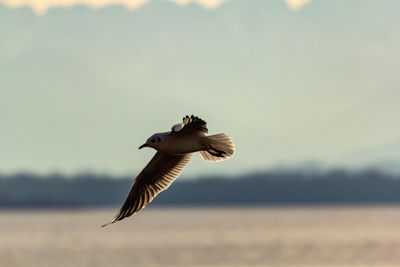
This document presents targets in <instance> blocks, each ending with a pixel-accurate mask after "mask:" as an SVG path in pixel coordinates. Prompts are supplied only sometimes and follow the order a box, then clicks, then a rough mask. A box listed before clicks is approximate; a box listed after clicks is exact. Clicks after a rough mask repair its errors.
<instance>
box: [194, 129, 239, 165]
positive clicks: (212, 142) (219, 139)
mask: <svg viewBox="0 0 400 267" xmlns="http://www.w3.org/2000/svg"><path fill="white" fill-rule="evenodd" d="M204 143H205V150H203V151H200V155H201V157H202V158H203V159H204V160H205V161H212V162H216V161H222V160H226V159H229V158H230V157H232V156H233V155H234V154H235V145H234V144H233V141H232V139H231V138H230V137H229V136H228V135H226V134H224V133H222V134H216V135H211V136H207V137H205V141H204Z"/></svg>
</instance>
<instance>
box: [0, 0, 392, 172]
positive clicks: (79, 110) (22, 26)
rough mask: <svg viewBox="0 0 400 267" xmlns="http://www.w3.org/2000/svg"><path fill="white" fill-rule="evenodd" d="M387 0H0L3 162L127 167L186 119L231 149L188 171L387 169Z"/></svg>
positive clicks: (35, 168)
mask: <svg viewBox="0 0 400 267" xmlns="http://www.w3.org/2000/svg"><path fill="white" fill-rule="evenodd" d="M399 13H400V2H399V1H397V0H381V1H376V0H337V1H327V0H314V1H305V0H286V1H284V0H270V1H260V0H248V1H243V0H226V1H223V0H214V1H213V0H197V1H189V0H171V1H162V0H160V1H156V0H153V1H146V0H127V1H124V0H118V1H117V0H42V1H33V0H0V38H1V42H0V129H1V134H0V172H2V173H14V172H20V171H31V172H38V173H50V172H63V173H71V174H73V173H77V172H86V171H92V172H98V173H109V174H113V175H129V174H135V173H137V172H138V171H140V170H141V168H142V167H143V166H144V165H145V164H146V162H147V161H148V160H149V159H150V158H151V156H152V155H153V154H154V152H153V151H152V150H150V149H147V150H140V151H139V150H138V147H139V145H141V144H142V143H143V142H144V141H145V140H146V139H147V138H148V137H149V136H151V135H152V134H153V133H155V132H163V131H167V130H169V129H170V127H171V126H172V125H173V124H176V123H178V122H180V121H181V119H182V117H183V116H185V115H191V114H194V115H197V116H199V117H201V118H203V119H204V120H205V121H207V125H208V128H209V132H210V134H216V133H220V132H225V133H227V134H229V135H230V136H231V137H232V138H233V140H234V142H235V144H236V155H235V157H234V158H232V159H230V160H228V161H225V162H220V163H217V164H210V163H207V162H203V161H202V160H201V159H200V157H199V156H195V157H194V158H193V160H192V162H191V164H189V166H188V167H187V168H186V170H185V172H184V175H185V176H187V177H195V176H199V175H206V174H221V175H224V174H229V175H234V174H242V173H246V172H248V171H262V170H266V169H270V168H276V167H279V166H297V165H299V164H300V165H301V164H308V163H318V164H321V165H323V166H327V167H336V166H341V167H360V166H375V165H379V166H398V164H399V163H400V162H399V161H400V123H399V118H398V117H399V115H398V114H400V105H399V102H400V85H399V84H400V75H399V74H400V51H399V49H398V47H400V20H399V18H398V14H399Z"/></svg>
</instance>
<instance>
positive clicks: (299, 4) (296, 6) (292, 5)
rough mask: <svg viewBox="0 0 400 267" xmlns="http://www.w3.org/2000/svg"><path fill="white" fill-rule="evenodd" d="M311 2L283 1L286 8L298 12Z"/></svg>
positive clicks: (308, 0)
mask: <svg viewBox="0 0 400 267" xmlns="http://www.w3.org/2000/svg"><path fill="white" fill-rule="evenodd" d="M311 1H312V0H285V2H286V4H287V5H288V7H289V8H290V9H292V10H298V9H300V8H302V7H303V6H305V5H306V4H308V3H310V2H311Z"/></svg>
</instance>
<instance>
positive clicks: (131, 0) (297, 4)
mask: <svg viewBox="0 0 400 267" xmlns="http://www.w3.org/2000/svg"><path fill="white" fill-rule="evenodd" d="M150 1H151V0H0V4H4V5H5V6H8V7H11V8H19V7H30V8H32V9H33V10H34V11H35V13H36V14H38V15H42V14H44V13H46V12H47V11H48V10H49V9H51V8H63V7H70V6H74V5H85V6H88V7H91V8H102V7H106V6H109V5H122V6H124V7H126V8H127V9H132V10H134V9H137V8H140V7H141V6H143V5H145V4H146V3H148V2H150ZM164 1H169V2H173V3H175V4H177V5H180V6H185V5H188V4H190V3H196V4H198V5H199V6H201V7H204V8H207V9H214V8H217V7H219V6H220V5H221V4H222V3H224V2H226V1H228V0H164ZM284 1H285V2H286V4H287V5H288V7H289V8H290V9H292V10H298V9H300V8H301V7H303V6H304V5H306V4H307V3H309V2H311V0H284Z"/></svg>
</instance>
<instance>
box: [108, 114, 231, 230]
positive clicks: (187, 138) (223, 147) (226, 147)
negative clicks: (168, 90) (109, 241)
mask: <svg viewBox="0 0 400 267" xmlns="http://www.w3.org/2000/svg"><path fill="white" fill-rule="evenodd" d="M207 132H208V129H207V126H206V122H205V121H203V120H202V119H199V118H198V117H195V116H193V115H192V116H191V117H188V116H186V117H184V118H183V122H182V123H179V124H176V125H174V126H172V129H171V131H170V132H163V133H156V134H154V135H152V136H151V137H150V138H149V139H148V140H147V141H146V143H145V144H143V145H141V146H140V147H139V149H140V148H143V147H151V148H154V149H155V150H157V153H156V154H155V155H154V157H153V158H152V159H151V160H150V162H149V163H148V164H147V165H146V167H145V168H144V169H143V170H142V171H141V172H140V173H139V175H138V176H137V177H136V179H135V181H134V184H133V186H132V189H131V191H130V192H129V195H128V198H127V199H126V200H125V202H124V204H123V206H122V208H121V209H120V211H119V212H118V214H117V215H116V216H115V217H114V218H113V219H112V220H111V222H109V223H108V224H110V223H114V222H116V221H120V220H122V219H124V218H126V217H129V216H131V215H132V214H134V213H136V212H138V211H139V210H141V209H142V208H144V207H146V205H147V204H149V203H150V202H151V201H152V200H153V198H154V197H155V196H156V195H157V194H158V193H160V192H161V191H163V190H165V189H167V188H168V187H169V186H170V185H171V183H172V182H173V181H174V180H175V179H176V178H177V177H178V176H179V174H180V173H181V172H182V171H183V169H184V167H185V166H186V165H187V164H188V163H189V161H190V159H191V157H192V155H193V153H194V152H200V155H201V157H202V158H203V159H204V160H206V161H221V160H225V159H228V158H230V157H232V156H233V155H234V153H235V147H234V145H233V142H232V139H231V138H230V137H229V136H227V135H226V134H217V135H212V136H207V135H206V134H207ZM108 224H105V225H103V226H106V225H108Z"/></svg>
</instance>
